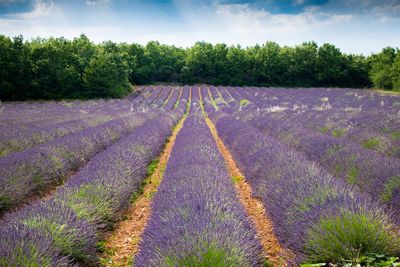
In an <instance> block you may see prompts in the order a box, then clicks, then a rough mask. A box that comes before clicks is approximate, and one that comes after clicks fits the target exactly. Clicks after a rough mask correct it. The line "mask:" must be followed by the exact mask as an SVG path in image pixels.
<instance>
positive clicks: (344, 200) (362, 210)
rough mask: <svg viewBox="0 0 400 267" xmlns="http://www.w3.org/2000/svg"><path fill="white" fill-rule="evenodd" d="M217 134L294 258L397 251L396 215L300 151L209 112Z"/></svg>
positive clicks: (339, 258)
mask: <svg viewBox="0 0 400 267" xmlns="http://www.w3.org/2000/svg"><path fill="white" fill-rule="evenodd" d="M213 120H214V121H215V122H216V127H217V130H218V133H219V135H220V137H221V138H222V139H223V141H224V142H225V144H226V145H227V146H228V148H229V149H230V151H231V153H232V154H233V156H234V158H235V159H236V160H237V162H238V164H239V166H240V168H241V169H242V170H243V171H244V174H245V176H246V178H247V180H248V182H249V183H250V185H251V187H252V188H253V193H254V194H255V196H256V197H259V198H261V199H262V201H263V204H264V206H265V208H266V210H267V212H268V214H269V216H270V218H271V219H272V221H273V223H274V229H275V231H276V234H277V236H278V239H279V240H280V242H281V243H282V244H283V245H285V246H286V247H288V248H290V249H292V250H293V251H294V252H295V253H296V254H297V260H298V261H299V262H301V261H304V260H308V261H316V262H321V261H322V262H334V263H343V262H342V260H344V259H345V260H354V261H355V260H356V258H357V257H358V255H368V254H369V253H382V254H386V255H399V253H400V237H399V235H398V232H397V230H396V229H397V227H398V225H399V223H400V221H399V219H398V217H395V215H393V214H392V213H390V212H389V211H387V210H386V209H385V208H384V207H382V205H381V204H377V203H376V202H374V201H372V200H371V199H370V197H369V196H368V195H366V194H363V193H361V192H358V191H357V190H355V189H351V188H350V187H349V186H348V185H346V184H345V183H344V182H342V181H341V180H338V179H336V178H334V177H332V176H331V175H330V174H328V173H327V172H325V171H324V170H323V169H321V168H319V167H317V166H316V165H315V164H313V163H312V162H311V161H309V160H308V159H307V158H306V157H305V156H303V155H302V154H301V153H298V152H295V151H293V150H291V149H289V148H288V147H286V146H284V145H282V144H280V143H279V142H277V141H276V140H275V139H273V138H271V137H268V136H266V135H264V134H262V133H261V132H259V131H257V130H256V129H254V128H252V127H251V126H250V125H249V124H247V123H244V122H240V121H238V120H236V119H234V118H233V117H231V116H227V115H222V114H220V115H214V116H213Z"/></svg>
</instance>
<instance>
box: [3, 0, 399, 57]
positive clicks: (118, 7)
mask: <svg viewBox="0 0 400 267" xmlns="http://www.w3.org/2000/svg"><path fill="white" fill-rule="evenodd" d="M81 33H85V34H86V35H87V36H88V37H89V38H91V39H92V40H94V41H95V42H101V41H104V40H112V41H115V42H137V43H141V44H145V43H146V42H148V41H150V40H158V41H160V42H161V43H166V44H174V45H177V46H182V47H187V46H191V45H193V44H194V43H195V42H196V41H208V42H211V43H219V42H224V43H227V44H229V45H232V44H240V45H242V46H251V45H254V44H256V43H259V44H261V43H264V42H266V41H275V42H277V43H279V44H281V45H295V44H300V43H301V42H303V41H311V40H314V41H316V42H317V43H319V44H323V43H325V42H329V43H333V44H335V45H336V46H337V47H339V48H340V49H341V50H342V51H344V52H346V53H363V54H366V55H368V54H371V53H374V52H378V51H380V50H381V48H383V47H385V46H393V47H399V46H400V0H382V1H379V0H336V1H332V0H281V1H275V0H264V1H261V0H203V1H194V0H148V1H145V0H133V1H128V0H75V1H74V0H0V34H5V35H8V36H15V35H19V34H22V35H23V36H24V37H25V38H27V39H30V38H33V37H38V36H40V37H49V36H55V37H59V36H65V37H67V38H73V37H76V36H79V35H80V34H81Z"/></svg>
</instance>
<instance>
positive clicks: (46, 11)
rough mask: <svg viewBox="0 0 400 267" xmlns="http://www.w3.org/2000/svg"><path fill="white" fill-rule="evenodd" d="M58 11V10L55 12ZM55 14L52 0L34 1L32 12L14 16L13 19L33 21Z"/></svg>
mask: <svg viewBox="0 0 400 267" xmlns="http://www.w3.org/2000/svg"><path fill="white" fill-rule="evenodd" d="M57 11H59V10H57ZM55 12H56V8H55V6H54V2H53V0H35V2H34V8H33V10H32V11H29V12H25V13H18V14H15V15H14V17H15V18H17V19H21V20H34V19H39V18H43V17H45V16H50V15H53V14H54V13H55Z"/></svg>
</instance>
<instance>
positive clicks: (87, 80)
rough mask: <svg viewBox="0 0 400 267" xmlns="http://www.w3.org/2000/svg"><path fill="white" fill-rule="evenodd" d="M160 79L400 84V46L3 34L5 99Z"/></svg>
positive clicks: (0, 89) (101, 92) (114, 88)
mask: <svg viewBox="0 0 400 267" xmlns="http://www.w3.org/2000/svg"><path fill="white" fill-rule="evenodd" d="M157 82H161V83H186V84H193V83H207V84H216V85H236V86H240V85H253V86H255V85H257V86H291V87H293V86H296V87H297V86H300V87H310V86H339V87H359V88H362V87H369V86H371V85H373V86H374V87H376V88H381V89H386V90H400V53H399V51H398V50H396V49H394V48H390V47H388V48H384V49H383V50H382V52H381V53H378V54H374V55H372V56H370V57H365V56H362V55H348V54H344V53H342V52H341V51H340V50H339V49H338V48H337V47H335V46H334V45H331V44H323V45H322V46H318V45H317V44H316V43H315V42H308V43H303V44H301V45H298V46H295V47H288V46H284V47H281V46H279V45H278V44H277V43H274V42H267V43H265V44H263V45H255V46H252V47H248V48H242V47H240V46H227V45H225V44H216V45H212V44H210V43H206V42H197V43H196V44H195V45H194V46H192V47H190V48H178V47H175V46H170V45H164V44H160V43H158V42H154V41H152V42H149V43H147V44H146V45H145V46H142V45H140V44H135V43H134V44H127V43H121V44H116V43H113V42H110V41H108V42H103V43H101V44H94V43H93V42H91V41H90V40H89V39H88V38H87V37H86V36H85V35H81V36H80V37H78V38H75V39H73V40H67V39H65V38H50V39H40V38H38V39H33V40H31V41H24V40H23V38H22V37H21V36H18V37H14V38H9V37H6V36H3V35H0V99H2V100H25V99H61V98H100V97H122V96H124V95H126V94H127V93H128V92H130V90H131V86H130V84H152V83H157Z"/></svg>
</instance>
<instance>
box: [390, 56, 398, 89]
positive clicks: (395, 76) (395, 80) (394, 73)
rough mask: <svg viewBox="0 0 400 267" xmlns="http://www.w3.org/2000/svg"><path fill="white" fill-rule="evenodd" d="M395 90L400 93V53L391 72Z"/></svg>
mask: <svg viewBox="0 0 400 267" xmlns="http://www.w3.org/2000/svg"><path fill="white" fill-rule="evenodd" d="M390 76H391V80H392V86H393V90H394V91H397V92H400V51H399V50H398V51H397V55H396V58H395V60H394V62H393V65H392V68H391V72H390Z"/></svg>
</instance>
